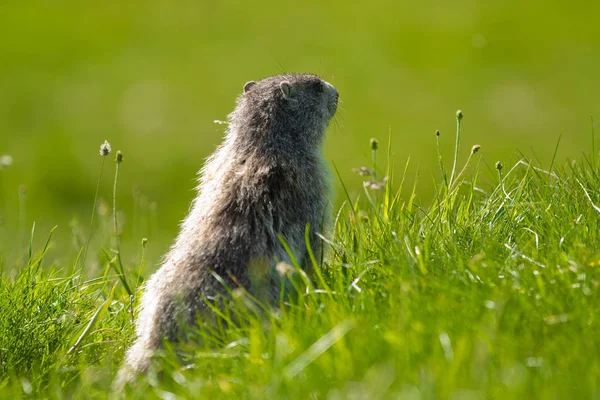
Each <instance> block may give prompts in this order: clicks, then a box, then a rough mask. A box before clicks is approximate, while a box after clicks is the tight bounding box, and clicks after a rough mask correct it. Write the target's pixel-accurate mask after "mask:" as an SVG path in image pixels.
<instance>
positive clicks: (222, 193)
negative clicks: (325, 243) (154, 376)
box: [115, 74, 338, 388]
mask: <svg viewBox="0 0 600 400" xmlns="http://www.w3.org/2000/svg"><path fill="white" fill-rule="evenodd" d="M337 102H338V93H337V91H336V89H335V88H334V87H333V86H332V85H330V84H329V83H327V82H325V81H323V80H322V79H320V78H319V77H317V76H315V75H300V74H288V75H280V76H274V77H270V78H266V79H263V80H261V81H258V82H253V81H252V82H248V83H246V85H245V86H244V91H243V93H242V94H241V95H240V96H239V97H238V99H237V105H236V108H235V110H234V111H233V112H232V113H231V114H230V115H229V126H228V128H227V131H226V134H225V139H224V141H223V143H222V144H221V145H220V146H219V147H218V148H217V149H216V151H215V152H214V153H213V154H212V155H211V156H210V157H209V158H208V160H207V162H206V164H205V165H204V167H203V168H202V170H201V173H200V179H199V181H200V183H199V186H198V195H197V197H196V198H195V199H194V201H193V204H192V207H191V210H190V213H189V215H188V216H187V217H186V218H185V220H184V221H183V223H182V225H181V231H180V233H179V235H178V237H177V239H176V241H175V243H174V245H173V246H172V248H171V250H170V251H169V253H168V254H167V255H166V256H165V259H164V263H163V265H162V267H161V268H160V269H159V270H158V271H157V272H156V273H155V274H154V275H152V277H151V278H150V279H149V280H148V282H147V284H146V288H145V292H144V294H143V296H142V300H141V309H140V313H139V316H138V319H137V339H136V341H135V343H134V344H133V346H132V347H131V348H130V349H129V351H128V352H127V355H126V360H125V365H124V366H123V367H122V368H121V371H120V372H119V376H118V377H117V380H116V382H115V387H117V388H118V387H121V386H122V385H123V384H124V383H126V382H127V381H130V380H132V379H133V378H134V377H135V375H136V374H138V373H142V372H145V371H146V370H147V369H148V367H149V365H150V361H151V358H152V356H153V354H154V351H155V350H156V349H157V348H158V347H159V346H160V343H161V340H163V339H168V340H175V339H176V338H177V337H178V336H179V334H178V332H180V328H181V326H180V324H181V322H182V321H183V322H184V323H186V324H194V323H195V322H196V318H197V315H198V312H199V313H200V314H201V315H202V313H204V312H205V309H206V308H207V307H206V304H205V302H204V300H203V298H208V299H211V298H214V297H216V296H219V295H222V294H224V293H225V288H224V286H223V283H221V282H219V280H218V279H217V278H216V277H215V275H217V276H219V277H220V278H221V279H222V280H223V281H224V282H225V283H226V285H227V286H229V288H231V289H235V288H236V287H239V286H242V287H243V288H244V289H246V290H248V291H249V292H250V293H252V294H254V295H258V296H259V297H261V298H264V297H265V293H266V295H267V297H268V294H269V293H271V294H273V296H276V294H278V293H279V287H278V286H279V284H278V282H279V281H278V279H277V277H276V275H277V274H276V273H275V264H276V260H281V261H287V262H290V259H289V258H290V257H289V255H288V254H287V252H286V251H285V249H284V248H283V245H282V244H281V242H280V240H279V237H278V235H281V237H283V239H285V241H286V242H287V244H288V245H289V247H290V248H291V249H292V252H293V255H294V257H295V258H296V260H298V261H299V262H300V263H303V262H306V260H307V254H306V253H307V249H306V246H305V240H304V237H305V229H306V226H307V224H309V225H310V233H309V234H310V243H311V247H312V248H313V250H314V251H315V253H316V254H319V253H320V251H321V246H320V240H319V239H318V238H317V236H316V233H317V232H319V229H321V226H322V224H323V221H324V220H325V221H326V220H327V219H328V196H329V182H328V173H327V169H326V166H325V163H324V160H323V157H322V153H321V145H322V142H323V138H324V134H325V130H326V128H327V125H328V123H329V121H330V119H331V118H332V116H333V115H334V114H335V111H336V109H337Z"/></svg>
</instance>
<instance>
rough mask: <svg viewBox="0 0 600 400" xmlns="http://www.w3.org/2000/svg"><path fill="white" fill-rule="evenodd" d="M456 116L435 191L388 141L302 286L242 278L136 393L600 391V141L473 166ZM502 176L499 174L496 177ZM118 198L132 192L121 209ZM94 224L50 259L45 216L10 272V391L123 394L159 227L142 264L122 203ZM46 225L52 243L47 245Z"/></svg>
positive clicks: (5, 345) (1, 334)
mask: <svg viewBox="0 0 600 400" xmlns="http://www.w3.org/2000/svg"><path fill="white" fill-rule="evenodd" d="M457 115H458V116H457V136H456V141H455V143H456V147H455V157H454V158H453V160H452V161H451V162H450V161H449V162H445V160H444V159H443V157H442V156H441V153H440V152H439V150H440V147H439V140H440V137H439V136H438V137H437V138H438V162H439V168H440V171H439V172H440V179H439V181H437V184H436V195H435V197H434V200H433V201H432V202H431V203H430V204H429V205H426V204H425V203H423V202H422V201H421V200H420V199H419V198H418V197H417V196H416V195H415V193H416V184H415V185H412V186H411V185H406V178H407V176H409V174H412V173H417V172H416V171H415V170H414V168H412V167H411V165H410V162H407V163H406V164H405V168H404V173H403V174H401V175H395V174H394V173H393V165H394V164H395V163H397V162H398V161H397V160H396V159H395V158H394V156H393V153H392V152H391V148H393V144H388V146H387V150H383V149H382V148H381V147H380V145H379V143H378V141H376V140H372V141H371V143H370V149H371V153H372V163H371V164H370V165H368V166H365V167H363V168H361V169H360V170H359V172H360V173H361V174H363V175H364V176H363V178H364V179H365V181H364V183H363V185H362V186H363V189H364V190H363V192H362V194H361V195H360V196H358V197H357V198H352V197H350V195H349V194H348V190H347V188H346V187H345V186H343V187H344V196H345V198H344V201H343V202H342V206H341V207H340V208H339V210H338V211H337V213H336V216H335V220H334V224H333V230H332V232H331V233H330V234H324V235H323V237H322V240H324V241H325V243H326V247H327V248H328V256H327V257H326V258H325V260H317V259H316V258H315V257H314V256H312V264H313V267H314V272H313V273H312V274H311V276H308V275H306V274H303V273H302V272H301V270H300V269H299V266H298V265H289V266H287V268H288V273H289V274H292V275H295V276H296V279H294V280H293V282H295V291H294V293H296V295H295V296H291V297H285V298H282V301H281V303H280V304H279V305H278V306H276V307H271V306H269V305H266V304H261V303H260V302H259V301H257V300H256V299H254V298H253V297H252V296H251V295H249V294H248V293H245V292H243V291H242V292H239V291H236V293H235V294H234V299H235V300H234V302H233V304H232V306H231V308H228V309H227V310H226V311H225V312H218V318H217V323H204V322H202V321H200V325H199V327H197V328H193V331H192V335H193V337H196V338H197V339H198V342H194V341H192V342H190V343H188V344H185V345H182V346H180V347H176V346H171V345H166V347H165V349H164V351H161V352H160V353H159V355H158V361H157V368H158V371H157V372H153V373H151V374H149V375H148V376H147V377H144V378H141V379H140V381H139V383H138V386H137V387H136V388H135V390H128V391H127V393H126V394H127V395H128V396H129V397H131V398H162V399H175V398H211V399H213V398H255V399H264V398H299V399H300V398H314V399H321V398H322V399H347V398H355V399H392V398H394V399H396V398H399V399H433V398H449V399H479V398H502V399H508V398H525V397H527V398H548V399H554V398H595V397H597V396H598V395H599V393H600V358H599V357H598V354H599V350H600V335H599V334H598V333H599V332H598V331H599V328H600V320H599V318H598V315H599V313H598V312H599V307H600V302H599V300H598V299H599V297H598V296H597V291H598V286H599V283H600V251H599V250H598V241H599V239H600V238H599V233H600V226H599V222H600V215H599V214H600V206H598V204H600V195H599V194H600V187H599V183H598V182H600V180H599V179H598V173H599V172H600V161H599V160H598V157H597V154H596V150H595V148H592V149H593V152H592V153H591V154H589V155H585V156H583V157H581V158H580V159H577V160H573V161H571V162H568V163H557V162H556V161H555V160H553V162H552V163H551V164H550V165H548V166H543V165H542V164H540V163H539V161H538V160H531V159H527V158H521V159H519V160H518V161H517V162H516V163H511V164H506V165H504V164H502V163H500V162H498V163H496V165H495V169H494V170H492V171H487V170H486V169H485V168H483V167H482V166H483V164H482V163H481V160H482V158H481V157H480V154H481V153H480V147H479V146H477V145H476V146H472V147H470V148H469V147H467V148H464V147H465V146H464V145H463V146H462V147H463V148H462V151H463V152H466V153H467V154H468V157H467V161H466V162H465V163H464V165H461V163H458V164H457V157H456V156H457V155H458V152H459V151H460V149H461V146H460V143H459V142H460V141H459V138H460V136H459V134H460V122H461V118H460V117H461V116H462V114H461V113H459V114H457ZM390 138H391V136H390ZM594 146H595V144H594ZM559 147H560V144H559V143H557V149H558V148H559ZM432 148H435V147H434V146H432ZM117 157H118V156H117ZM107 159H108V156H104V158H103V160H107ZM118 160H119V158H117V159H116V160H115V166H116V167H118V166H120V165H121V162H119V161H118ZM109 161H112V160H111V159H109ZM123 163H124V161H123ZM117 170H118V168H115V171H117ZM485 174H492V175H495V178H493V179H492V178H490V179H492V180H494V183H491V184H483V185H481V184H480V181H481V176H482V175H485ZM117 177H118V175H117V174H115V180H114V190H113V193H115V194H116V193H117V183H118V182H117ZM384 177H387V178H388V179H387V180H386V179H384ZM117 202H118V196H116V195H115V196H113V205H112V209H113V210H116V209H117V204H118V203H117ZM90 228H92V229H94V227H93V226H92V225H90ZM95 230H96V231H97V235H98V236H101V237H102V240H103V242H104V243H105V245H104V246H103V247H101V248H99V249H91V250H92V251H90V252H89V253H88V251H87V250H88V245H87V244H84V245H83V247H82V248H81V251H80V252H79V253H78V254H76V255H75V254H74V255H73V256H74V259H75V261H74V263H73V264H71V265H69V264H55V263H54V264H53V263H51V261H48V262H47V261H46V260H45V258H46V257H47V254H46V253H47V249H48V247H49V246H50V245H51V244H52V239H51V235H52V232H50V233H48V232H44V233H42V234H40V233H39V232H37V231H34V230H32V231H31V238H30V243H31V245H30V247H29V249H28V251H27V253H26V254H25V255H24V259H23V263H22V265H18V266H17V268H15V271H13V273H12V274H10V275H11V277H3V278H2V280H1V281H0V282H1V286H2V287H1V288H0V289H1V290H2V293H3V295H2V297H0V315H1V316H2V318H1V319H0V321H1V325H0V343H1V346H2V347H1V349H0V368H1V369H0V395H1V396H2V397H4V398H17V397H20V396H29V397H44V398H59V399H61V398H107V397H109V393H110V392H109V387H110V383H111V379H112V376H113V374H114V372H115V371H116V369H117V368H118V365H119V363H120V360H121V358H122V355H123V351H124V348H125V347H126V345H127V344H128V343H129V342H130V341H131V340H132V338H133V335H132V334H133V331H132V326H133V314H134V311H133V310H134V304H135V303H136V299H137V298H138V296H139V291H140V288H141V283H142V281H143V278H142V277H143V276H146V265H145V263H144V255H143V254H144V253H143V249H144V247H145V243H144V244H140V245H141V249H142V255H141V257H140V259H139V262H138V263H137V265H126V267H125V268H124V267H123V264H122V263H121V259H120V255H121V253H120V248H119V236H120V233H119V228H118V221H117V214H114V213H111V212H107V213H106V214H105V215H103V216H98V219H97V221H96V227H95ZM36 235H37V236H41V238H38V240H37V241H38V242H39V241H40V240H41V242H43V243H45V244H44V245H42V246H35V245H34V244H33V243H35V242H36V240H35V237H36ZM46 236H47V238H46ZM84 243H87V242H84ZM82 254H83V255H82ZM86 254H89V255H88V257H93V258H97V262H98V263H99V265H101V268H100V269H98V270H97V271H94V273H93V275H94V276H93V277H92V278H87V277H86V276H88V275H90V274H89V273H86V271H84V269H85V268H88V267H89V265H90V263H89V262H88V263H87V264H86V263H85V261H84V260H80V258H81V257H83V258H84V259H85V257H86ZM44 262H47V263H48V264H50V265H48V266H45V267H44V266H43V265H42V263H44ZM4 269H6V265H5V266H4ZM3 275H4V274H3ZM194 343H196V344H194ZM198 343H201V345H198Z"/></svg>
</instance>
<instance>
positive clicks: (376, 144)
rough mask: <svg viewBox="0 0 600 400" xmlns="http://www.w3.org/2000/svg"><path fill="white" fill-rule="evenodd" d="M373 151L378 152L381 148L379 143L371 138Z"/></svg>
mask: <svg viewBox="0 0 600 400" xmlns="http://www.w3.org/2000/svg"><path fill="white" fill-rule="evenodd" d="M370 143H371V150H377V148H378V147H379V141H378V140H377V139H375V138H371V142H370Z"/></svg>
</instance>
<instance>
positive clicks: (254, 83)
mask: <svg viewBox="0 0 600 400" xmlns="http://www.w3.org/2000/svg"><path fill="white" fill-rule="evenodd" d="M254 85H256V81H249V82H246V84H245V85H244V93H247V92H248V90H250V89H252V87H253V86H254Z"/></svg>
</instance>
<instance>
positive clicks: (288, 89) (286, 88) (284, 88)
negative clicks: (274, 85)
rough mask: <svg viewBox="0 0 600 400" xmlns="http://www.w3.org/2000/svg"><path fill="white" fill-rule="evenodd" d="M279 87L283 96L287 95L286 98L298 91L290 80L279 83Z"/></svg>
mask: <svg viewBox="0 0 600 400" xmlns="http://www.w3.org/2000/svg"><path fill="white" fill-rule="evenodd" d="M279 88H280V89H281V92H282V93H283V97H285V98H286V99H291V98H292V97H294V95H295V94H296V91H295V90H294V88H293V87H292V85H291V84H290V83H289V82H288V81H283V82H281V83H280V84H279Z"/></svg>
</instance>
